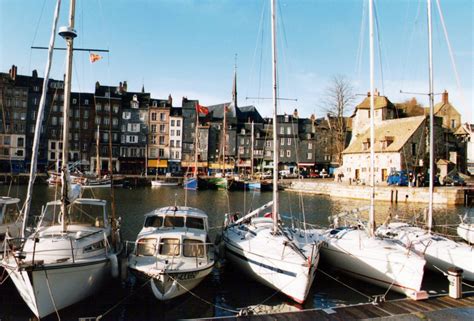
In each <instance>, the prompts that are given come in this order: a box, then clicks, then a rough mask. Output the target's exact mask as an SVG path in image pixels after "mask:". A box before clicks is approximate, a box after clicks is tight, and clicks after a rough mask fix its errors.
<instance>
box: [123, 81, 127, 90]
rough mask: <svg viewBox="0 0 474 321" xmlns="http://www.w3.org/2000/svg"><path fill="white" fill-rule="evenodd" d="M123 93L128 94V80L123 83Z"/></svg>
mask: <svg viewBox="0 0 474 321" xmlns="http://www.w3.org/2000/svg"><path fill="white" fill-rule="evenodd" d="M123 91H124V92H127V81H126V80H125V81H124V82H123Z"/></svg>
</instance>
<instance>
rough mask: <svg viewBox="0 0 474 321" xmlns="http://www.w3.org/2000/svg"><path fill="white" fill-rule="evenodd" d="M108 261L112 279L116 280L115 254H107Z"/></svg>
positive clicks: (116, 263)
mask: <svg viewBox="0 0 474 321" xmlns="http://www.w3.org/2000/svg"><path fill="white" fill-rule="evenodd" d="M108 258H109V260H110V264H111V265H112V268H111V272H112V277H113V278H116V277H118V276H119V266H118V259H117V254H115V253H114V254H109V256H108Z"/></svg>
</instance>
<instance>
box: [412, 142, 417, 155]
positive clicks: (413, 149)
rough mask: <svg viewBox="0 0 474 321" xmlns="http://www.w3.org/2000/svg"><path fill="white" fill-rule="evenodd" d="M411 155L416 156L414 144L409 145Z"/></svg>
mask: <svg viewBox="0 0 474 321" xmlns="http://www.w3.org/2000/svg"><path fill="white" fill-rule="evenodd" d="M411 155H412V156H416V143H411Z"/></svg>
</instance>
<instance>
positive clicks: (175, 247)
mask: <svg viewBox="0 0 474 321" xmlns="http://www.w3.org/2000/svg"><path fill="white" fill-rule="evenodd" d="M167 218H168V217H167ZM165 226H166V222H165ZM159 253H160V254H161V255H169V256H176V255H179V239H170V238H163V239H161V242H160V251H159Z"/></svg>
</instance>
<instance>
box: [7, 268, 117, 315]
mask: <svg viewBox="0 0 474 321" xmlns="http://www.w3.org/2000/svg"><path fill="white" fill-rule="evenodd" d="M110 267H111V264H110V261H109V260H108V259H98V260H94V261H91V260H88V261H87V262H85V263H81V262H77V263H72V264H64V265H57V266H54V265H48V266H47V267H45V266H36V267H29V268H28V267H25V268H23V267H18V266H16V267H15V266H12V269H10V268H9V269H7V271H8V273H9V275H10V277H11V279H12V281H13V283H14V284H15V286H16V288H17V289H18V292H19V293H20V295H21V297H22V298H23V300H24V301H25V302H26V304H27V305H28V307H29V308H30V309H31V311H32V312H33V313H34V314H35V315H36V316H37V317H38V318H42V317H45V316H47V315H49V314H51V313H54V312H55V311H58V310H61V309H63V308H65V307H68V306H70V305H72V304H74V303H76V302H79V301H81V300H83V299H84V298H86V297H88V296H90V295H92V294H93V293H94V292H96V291H97V289H99V288H100V287H101V285H102V284H103V283H104V281H106V280H107V279H108V278H109V277H110V276H111V268H110Z"/></svg>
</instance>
